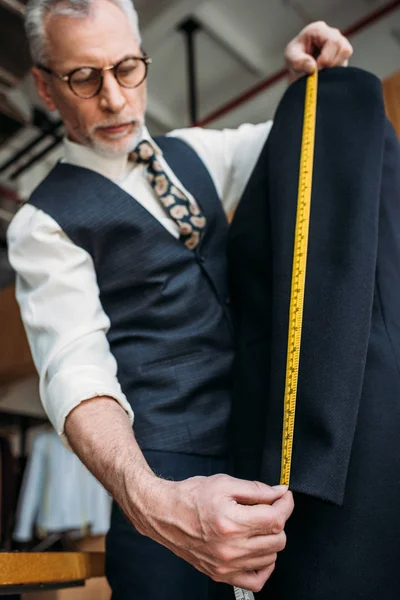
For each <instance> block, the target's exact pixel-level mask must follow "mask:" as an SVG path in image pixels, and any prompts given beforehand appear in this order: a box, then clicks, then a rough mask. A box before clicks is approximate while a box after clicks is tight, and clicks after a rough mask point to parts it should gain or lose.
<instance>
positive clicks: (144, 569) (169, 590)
mask: <svg viewBox="0 0 400 600" xmlns="http://www.w3.org/2000/svg"><path fill="white" fill-rule="evenodd" d="M144 455H145V457H146V460H147V461H148V463H149V465H150V467H151V468H152V469H153V470H154V471H155V472H156V473H157V474H158V475H160V476H162V477H164V478H168V479H174V480H176V481H178V480H183V479H187V478H188V477H193V476H195V475H205V476H209V475H215V474H217V473H224V472H226V461H225V460H223V459H218V458H209V457H203V456H192V455H188V454H187V455H186V454H175V453H171V452H156V451H145V452H144ZM106 575H107V579H108V581H109V583H110V586H111V588H112V600H225V599H226V600H234V593H233V588H232V587H230V586H227V585H223V584H217V583H215V582H214V581H212V580H211V579H209V578H208V577H206V576H205V575H203V574H202V573H200V572H199V571H197V570H196V569H195V568H194V567H192V566H191V565H189V564H188V563H186V562H185V561H184V560H182V559H180V558H178V557H177V556H175V554H173V553H172V552H170V551H169V550H168V549H167V548H165V547H164V546H161V545H160V544H157V543H156V542H154V541H153V540H151V539H150V538H147V537H144V536H142V535H140V534H139V533H138V532H137V531H136V530H135V529H134V527H133V526H132V525H131V524H130V523H129V522H128V520H127V519H126V518H125V516H124V515H123V514H122V512H121V510H120V509H119V508H118V507H117V506H116V505H114V507H113V511H112V517H111V528H110V531H109V534H108V536H107V545H106Z"/></svg>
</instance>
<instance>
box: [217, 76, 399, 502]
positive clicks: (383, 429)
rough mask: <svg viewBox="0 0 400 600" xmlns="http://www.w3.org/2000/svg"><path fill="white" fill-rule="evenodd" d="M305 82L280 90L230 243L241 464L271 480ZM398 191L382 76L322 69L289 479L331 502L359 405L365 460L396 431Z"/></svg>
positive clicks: (277, 443)
mask: <svg viewBox="0 0 400 600" xmlns="http://www.w3.org/2000/svg"><path fill="white" fill-rule="evenodd" d="M304 95H305V79H302V80H300V81H299V82H297V83H296V84H294V85H292V86H291V87H290V88H289V90H288V91H287V93H286V95H285V97H284V99H283V101H282V102H281V104H280V106H279V108H278V111H277V114H276V118H275V122H274V126H273V129H272V131H271V134H270V137H269V139H268V141H267V143H266V146H265V147H264V150H263V152H262V154H261V156H260V159H259V161H258V164H257V166H256V167H255V170H254V173H253V175H252V177H251V179H250V182H249V184H248V187H247V190H246V191H245V194H244V197H243V199H242V201H241V203H240V205H239V207H238V210H237V212H236V215H235V218H234V222H233V225H232V228H231V232H230V242H229V258H230V273H231V284H232V297H233V303H234V308H235V312H236V324H237V361H236V369H235V377H236V381H235V397H234V409H233V420H232V428H231V429H232V441H233V449H234V454H235V467H236V474H238V475H241V476H245V477H249V478H260V477H261V478H262V479H263V480H264V481H266V482H267V483H270V484H276V483H278V480H279V473H280V454H281V438H282V411H283V394H284V382H285V366H286V348H287V329H288V310H289V297H290V284H291V268H292V257H293V237H294V224H295V214H296V202H297V186H298V174H299V160H300V145H301V134H302V122H303V106H304ZM399 201H400V150H399V144H398V141H397V138H396V136H395V134H394V132H393V129H392V127H391V126H390V124H389V123H388V122H387V120H386V118H385V114H384V105H383V100H382V91H381V84H380V82H379V80H378V79H377V78H376V77H374V76H373V75H371V74H370V73H367V72H365V71H362V70H359V69H354V68H348V69H343V68H337V69H331V70H328V71H324V72H322V73H321V74H320V78H319V96H318V113H317V128H316V146H315V164H314V180H313V193H312V206H311V222H310V240H309V255H308V268H307V281H306V295H305V308H304V321H303V338H302V347H301V358H300V374H299V387H298V402H297V412H296V422H295V438H294V448H293V466H292V477H291V488H292V489H293V490H295V491H297V492H302V493H305V494H307V495H311V496H315V497H318V498H322V499H326V500H329V501H331V502H333V503H336V504H341V503H342V502H343V499H344V494H345V488H346V479H347V474H348V468H349V461H350V458H351V455H352V448H353V443H354V436H355V431H356V428H357V424H358V422H359V419H358V415H359V411H360V406H362V405H365V406H367V405H369V404H371V406H372V405H376V403H379V405H380V406H381V412H380V419H379V422H376V417H375V416H373V415H375V413H373V412H372V411H371V414H370V415H369V416H368V417H367V418H366V422H365V423H364V424H363V427H364V428H365V429H363V430H362V431H360V432H359V435H362V436H364V438H365V440H364V443H365V461H367V460H368V461H375V460H378V456H379V460H383V461H384V460H386V461H387V460H389V457H390V460H391V456H392V453H397V454H398V453H399V452H400V442H399V441H398V439H395V440H392V438H391V437H390V431H391V430H392V428H393V427H394V426H396V427H397V426H398V427H399V428H398V431H399V436H398V437H400V421H399V422H398V423H397V425H396V421H395V423H393V419H396V418H397V416H396V415H394V414H393V411H392V409H391V408H390V406H391V402H392V399H393V398H396V397H397V398H398V399H400V377H399V365H400V202H399ZM382 357H385V360H384V361H382ZM371 376H372V378H371ZM399 404H400V400H399ZM387 436H389V439H390V444H393V447H389V445H388V444H389V441H387V447H385V449H384V451H382V452H381V450H380V448H379V442H378V446H377V447H374V444H375V446H376V443H375V438H377V439H378V440H380V439H382V438H384V437H386V438H387ZM371 444H372V447H369V448H368V446H370V445H371ZM396 460H397V458H396ZM377 468H378V467H377Z"/></svg>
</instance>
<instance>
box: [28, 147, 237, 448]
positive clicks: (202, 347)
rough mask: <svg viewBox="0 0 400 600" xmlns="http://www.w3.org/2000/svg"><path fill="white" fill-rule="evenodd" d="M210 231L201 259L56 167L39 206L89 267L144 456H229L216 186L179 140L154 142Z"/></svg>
mask: <svg viewBox="0 0 400 600" xmlns="http://www.w3.org/2000/svg"><path fill="white" fill-rule="evenodd" d="M157 142H158V144H159V145H160V147H161V148H162V150H163V152H164V156H165V159H166V160H167V162H168V164H169V165H170V167H171V168H172V169H173V171H174V172H175V174H176V175H177V177H178V178H179V179H180V181H181V182H182V184H183V185H184V186H185V187H186V188H187V189H188V190H189V191H190V192H191V193H192V194H193V196H195V197H196V199H197V200H198V202H199V204H200V205H201V207H202V209H203V211H204V213H205V215H206V217H207V227H206V230H205V233H204V235H203V239H202V242H201V244H200V246H199V248H198V249H197V251H196V252H192V251H189V250H188V249H186V248H185V247H184V245H183V244H182V242H180V241H179V240H177V239H175V238H174V237H173V236H172V235H171V234H170V233H169V232H168V231H167V230H166V229H165V228H164V227H163V226H162V225H161V224H160V223H159V222H158V221H157V220H156V219H155V218H154V217H153V216H152V215H151V214H150V213H149V212H148V211H147V210H146V209H145V208H144V207H143V206H142V205H141V204H140V203H139V202H137V201H136V200H134V199H133V198H132V197H131V196H130V195H129V194H127V193H126V192H124V191H123V190H122V189H121V188H120V187H119V186H117V185H116V184H114V183H113V182H112V181H110V180H109V179H107V178H105V177H103V176H102V175H99V174H98V173H95V172H94V171H91V170H88V169H84V168H80V167H76V166H72V165H68V164H61V163H60V164H58V165H57V166H56V167H55V169H54V170H53V171H52V172H51V173H50V174H49V176H48V177H47V178H46V179H45V180H44V181H43V183H42V184H41V185H40V186H39V187H38V188H37V189H36V190H35V192H34V193H33V195H32V198H31V200H30V202H31V204H33V205H34V206H36V207H37V208H39V209H41V210H43V211H44V212H46V213H47V214H48V215H50V216H51V217H52V218H53V219H54V220H55V221H57V223H58V224H59V225H60V227H61V228H62V229H63V231H64V232H65V233H66V234H67V235H68V236H69V238H70V239H71V240H72V241H73V242H74V243H75V244H77V245H79V246H81V247H82V248H83V249H85V250H86V251H87V252H88V253H89V254H90V255H91V256H92V258H93V261H94V266H95V269H96V274H97V280H98V285H99V289H100V299H101V303H102V306H103V308H104V311H105V312H106V314H107V315H108V316H109V318H110V321H111V328H110V331H109V333H108V340H109V343H110V347H111V351H112V353H113V355H114V356H115V358H116V360H117V364H118V379H119V381H120V383H121V386H122V389H123V391H124V393H125V394H126V396H127V398H128V401H129V402H130V404H131V405H132V408H133V410H134V412H135V425H134V429H135V434H136V437H137V440H138V442H139V444H140V445H141V447H142V448H143V449H153V450H168V451H174V452H190V453H195V454H203V455H220V454H223V453H225V451H226V426H227V421H228V419H229V412H230V403H231V397H230V396H231V366H232V358H233V350H232V331H231V321H230V311H229V299H228V288H227V273H226V272H227V268H226V238H227V232H228V224H227V220H226V217H225V214H224V212H223V210H222V206H221V203H220V201H219V198H218V195H217V192H216V190H215V186H214V184H213V182H212V180H211V177H210V175H209V173H208V171H207V169H206V168H205V166H204V165H203V163H202V161H201V160H200V159H199V157H198V156H197V155H196V153H195V152H194V151H193V150H192V149H191V148H190V147H189V146H188V145H187V144H185V143H184V142H182V141H180V140H178V139H176V138H161V139H158V140H157Z"/></svg>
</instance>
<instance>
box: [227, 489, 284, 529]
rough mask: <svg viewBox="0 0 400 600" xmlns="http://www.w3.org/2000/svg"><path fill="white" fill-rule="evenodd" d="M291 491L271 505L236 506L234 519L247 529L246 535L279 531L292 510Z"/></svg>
mask: <svg viewBox="0 0 400 600" xmlns="http://www.w3.org/2000/svg"><path fill="white" fill-rule="evenodd" d="M293 508H294V503H293V496H292V494H291V492H286V494H284V496H282V497H281V498H278V499H277V500H276V501H275V502H274V503H273V504H272V505H265V504H264V505H263V504H257V505H255V506H244V505H242V506H238V507H237V516H236V520H237V521H239V522H240V523H241V525H243V526H245V527H246V529H247V537H252V536H254V535H269V534H278V533H280V532H281V531H282V530H283V529H284V527H285V524H286V521H287V520H288V518H289V517H290V515H291V514H292V512H293Z"/></svg>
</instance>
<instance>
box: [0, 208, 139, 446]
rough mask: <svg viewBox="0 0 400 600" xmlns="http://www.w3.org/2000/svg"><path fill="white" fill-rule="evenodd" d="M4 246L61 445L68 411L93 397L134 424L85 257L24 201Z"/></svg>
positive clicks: (54, 224)
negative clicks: (107, 401)
mask: <svg viewBox="0 0 400 600" xmlns="http://www.w3.org/2000/svg"><path fill="white" fill-rule="evenodd" d="M7 241H8V252H9V259H10V263H11V265H12V267H13V268H14V270H15V271H16V297H17V301H18V303H19V306H20V310H21V316H22V320H23V323H24V327H25V331H26V334H27V338H28V341H29V345H30V348H31V352H32V357H33V360H34V363H35V365H36V368H37V370H38V373H39V376H40V397H41V401H42V403H43V406H44V409H45V411H46V413H47V415H48V417H49V419H50V421H51V422H52V424H53V426H54V428H55V429H56V431H57V432H58V433H59V435H60V436H61V437H62V438H63V441H64V442H65V441H66V440H65V436H64V424H65V419H66V417H67V416H68V414H69V413H70V412H71V411H72V410H73V409H74V408H75V407H76V406H78V405H79V404H80V403H81V402H83V401H84V400H89V399H91V398H95V397H99V396H109V397H111V398H113V399H115V400H116V401H117V402H119V403H120V404H121V406H122V407H123V408H124V409H125V411H126V412H127V413H128V415H129V417H130V419H131V422H133V412H132V409H131V406H130V404H129V403H128V401H127V399H126V397H125V395H124V394H123V392H122V389H121V386H120V384H119V382H118V379H117V363H116V360H115V358H114V356H113V355H112V353H111V351H110V347H109V343H108V340H107V331H108V329H109V327H110V320H109V318H108V316H107V315H106V314H105V312H104V310H103V308H102V305H101V302H100V297H99V288H98V284H97V278H96V273H95V269H94V265H93V261H92V258H91V256H90V255H89V254H88V253H87V252H86V251H85V250H84V249H83V248H81V247H79V246H77V245H76V244H74V243H73V242H72V241H71V240H70V239H69V238H68V237H67V235H66V234H65V233H64V232H63V231H62V229H61V228H60V226H59V225H58V223H57V222H56V221H54V219H52V218H51V217H50V216H49V215H47V214H45V213H44V212H42V211H40V210H38V209H36V208H35V207H33V206H31V205H29V204H27V205H25V206H24V207H22V208H21V209H20V211H19V212H18V213H17V215H16V216H15V217H14V219H13V221H12V223H11V225H10V227H9V229H8V232H7Z"/></svg>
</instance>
